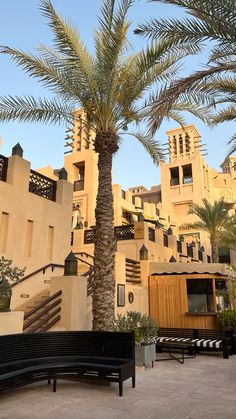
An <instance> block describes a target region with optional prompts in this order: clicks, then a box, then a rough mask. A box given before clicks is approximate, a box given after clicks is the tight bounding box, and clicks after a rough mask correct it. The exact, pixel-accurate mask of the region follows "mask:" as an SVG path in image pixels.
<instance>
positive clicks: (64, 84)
mask: <svg viewBox="0 0 236 419" xmlns="http://www.w3.org/2000/svg"><path fill="white" fill-rule="evenodd" d="M0 53H2V54H7V55H9V56H10V57H11V59H12V61H14V62H15V63H16V64H17V65H18V66H20V67H22V69H23V70H24V72H25V73H26V74H28V75H29V76H31V77H34V78H37V79H39V80H40V82H41V83H42V84H43V85H44V86H45V87H47V88H49V89H50V90H51V91H52V92H54V93H56V94H61V95H64V96H65V97H70V98H74V99H76V100H77V101H78V98H81V96H82V95H81V90H82V89H81V88H80V89H79V86H80V80H79V78H78V77H77V79H76V83H75V76H74V75H72V73H71V71H69V68H68V67H67V66H66V61H65V60H64V61H63V60H62V59H61V60H60V61H58V59H57V60H56V59H55V58H54V60H52V59H51V57H52V55H50V56H49V54H47V57H46V54H45V57H44V58H41V57H38V56H36V55H33V54H26V53H25V52H23V51H19V50H16V49H13V48H9V47H6V46H1V47H0ZM55 54H56V52H54V57H55ZM77 76H78V75H77ZM81 82H82V83H83V80H82V81H81ZM83 92H84V90H83Z"/></svg>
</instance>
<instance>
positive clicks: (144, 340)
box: [114, 311, 158, 345]
mask: <svg viewBox="0 0 236 419" xmlns="http://www.w3.org/2000/svg"><path fill="white" fill-rule="evenodd" d="M114 330H115V331H118V332H130V331H132V330H133V331H134V333H135V343H136V345H145V344H150V343H153V342H154V337H155V336H157V330H158V327H157V324H156V322H155V320H153V319H152V318H151V317H150V316H147V315H146V314H142V313H139V312H138V311H127V313H126V314H118V316H117V319H116V320H115V326H114Z"/></svg>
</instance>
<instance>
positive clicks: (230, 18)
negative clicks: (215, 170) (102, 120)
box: [135, 0, 236, 154]
mask: <svg viewBox="0 0 236 419" xmlns="http://www.w3.org/2000/svg"><path fill="white" fill-rule="evenodd" d="M152 1H153V2H157V1H158V2H162V3H165V4H172V5H176V6H179V7H182V8H184V10H185V11H186V12H187V13H188V14H189V15H190V16H191V17H186V16H185V17H183V18H180V19H179V18H171V19H155V18H152V19H151V20H150V21H149V22H146V23H144V24H141V25H139V27H138V28H137V29H136V31H135V32H136V33H137V34H141V35H142V36H146V37H147V38H148V39H151V40H155V39H157V38H159V39H161V40H165V41H166V42H170V43H171V45H172V49H173V51H174V50H176V48H182V47H185V46H186V45H189V44H195V45H196V46H198V47H199V50H200V51H203V50H204V47H205V46H206V45H208V44H206V42H205V41H212V42H213V46H212V50H211V53H210V55H209V58H208V62H207V63H206V67H205V68H204V69H203V70H200V71H195V72H193V73H192V74H191V75H190V76H188V77H185V78H181V79H179V80H177V81H174V83H172V86H170V87H169V89H167V91H165V92H164V94H163V95H162V97H161V98H158V100H157V101H156V103H155V104H154V106H153V112H154V120H153V127H154V129H156V128H157V126H158V122H155V112H156V113H158V114H159V115H160V113H161V112H166V111H167V109H168V107H170V106H171V103H172V102H173V101H175V100H176V99H177V98H178V97H179V96H180V95H183V93H186V94H187V95H188V94H189V93H190V92H191V94H193V93H195V94H199V93H201V92H203V91H204V92H208V93H209V94H211V95H212V98H213V105H216V104H226V108H225V109H220V111H219V112H218V113H217V114H216V115H215V116H213V117H212V118H211V121H210V122H211V123H212V124H217V123H221V122H225V121H229V120H230V121H232V120H235V119H236V94H235V93H236V90H235V86H236V80H235V70H236V60H235V56H236V8H235V0H152ZM196 52H197V51H196ZM230 143H232V147H231V150H230V153H229V154H231V153H232V152H234V151H235V150H236V134H235V135H234V136H233V137H232V138H231V140H230Z"/></svg>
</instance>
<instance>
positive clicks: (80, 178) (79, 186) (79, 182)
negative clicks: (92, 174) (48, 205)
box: [74, 162, 85, 192]
mask: <svg viewBox="0 0 236 419" xmlns="http://www.w3.org/2000/svg"><path fill="white" fill-rule="evenodd" d="M74 166H75V169H76V173H75V176H76V178H77V179H76V180H75V182H74V191H75V192H77V191H82V190H84V176H85V162H81V163H78V164H74Z"/></svg>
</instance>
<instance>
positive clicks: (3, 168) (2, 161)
mask: <svg viewBox="0 0 236 419" xmlns="http://www.w3.org/2000/svg"><path fill="white" fill-rule="evenodd" d="M7 167H8V158H7V157H5V156H2V154H0V180H1V181H2V182H6V180H7Z"/></svg>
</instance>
